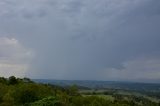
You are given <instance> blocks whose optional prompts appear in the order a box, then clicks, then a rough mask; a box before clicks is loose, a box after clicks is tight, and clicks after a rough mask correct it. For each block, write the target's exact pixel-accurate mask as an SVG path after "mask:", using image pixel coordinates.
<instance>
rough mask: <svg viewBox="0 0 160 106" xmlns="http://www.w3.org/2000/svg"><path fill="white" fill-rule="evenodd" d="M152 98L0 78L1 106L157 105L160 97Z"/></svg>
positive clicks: (26, 79)
mask: <svg viewBox="0 0 160 106" xmlns="http://www.w3.org/2000/svg"><path fill="white" fill-rule="evenodd" d="M152 96H153V95H152ZM152 99H153V98H152V97H149V96H146V97H145V96H139V95H138V96H137V95H133V94H130V95H129V94H125V93H124V94H122V93H118V92H116V91H115V90H106V91H103V92H99V91H92V92H88V91H87V92H82V91H81V92H80V91H79V89H78V88H77V86H76V85H73V86H70V87H68V88H63V87H59V86H55V85H50V84H38V83H35V82H33V81H31V80H30V79H29V78H23V79H20V78H16V77H14V76H11V77H9V78H8V79H6V78H3V77H1V78H0V106H160V103H159V98H157V99H156V100H152Z"/></svg>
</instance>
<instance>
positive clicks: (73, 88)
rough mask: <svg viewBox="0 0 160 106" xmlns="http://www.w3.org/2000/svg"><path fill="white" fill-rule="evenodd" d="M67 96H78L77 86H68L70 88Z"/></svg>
mask: <svg viewBox="0 0 160 106" xmlns="http://www.w3.org/2000/svg"><path fill="white" fill-rule="evenodd" d="M69 94H70V95H71V96H77V95H79V93H78V88H77V85H72V86H70V88H69Z"/></svg>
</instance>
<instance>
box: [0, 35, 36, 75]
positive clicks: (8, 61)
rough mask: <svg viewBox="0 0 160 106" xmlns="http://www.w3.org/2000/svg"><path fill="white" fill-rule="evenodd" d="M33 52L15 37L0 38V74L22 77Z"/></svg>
mask: <svg viewBox="0 0 160 106" xmlns="http://www.w3.org/2000/svg"><path fill="white" fill-rule="evenodd" d="M32 58H33V52H32V51H31V50H29V49H27V48H25V47H24V46H23V45H22V44H21V43H20V42H19V41H18V40H17V39H15V38H7V37H1V38H0V76H4V77H9V76H12V75H14V76H18V77H24V76H25V73H26V71H27V70H28V68H29V62H30V61H31V59H32Z"/></svg>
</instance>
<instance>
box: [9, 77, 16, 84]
mask: <svg viewBox="0 0 160 106" xmlns="http://www.w3.org/2000/svg"><path fill="white" fill-rule="evenodd" d="M8 83H9V84H10V85H14V84H17V83H18V80H17V79H16V77H15V76H10V77H9V80H8Z"/></svg>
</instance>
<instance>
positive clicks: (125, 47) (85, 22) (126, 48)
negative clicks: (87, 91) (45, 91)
mask: <svg viewBox="0 0 160 106" xmlns="http://www.w3.org/2000/svg"><path fill="white" fill-rule="evenodd" d="M159 7H160V1H157V0H101V1H99V0H81V1H79V0H67V1H66V0H23V1H21V0H1V1H0V23H1V24H0V36H1V37H4V36H2V35H6V36H5V37H13V38H15V39H18V40H19V41H21V42H23V44H24V45H25V46H26V47H28V48H32V49H34V51H36V58H35V59H34V61H33V63H32V65H31V70H28V71H27V73H26V75H27V76H29V77H33V78H55V79H56V78H57V79H96V80H125V79H126V80H129V79H130V80H136V79H144V80H146V81H147V79H149V80H152V79H153V80H155V79H158V77H160V75H159V70H160V68H159V67H156V68H154V64H158V65H159V61H160V60H159V59H160V55H159V54H160V48H159V45H160V43H159V41H160V36H159V34H160V30H159V28H160V8H159ZM147 61H153V62H151V63H150V62H149V63H147ZM126 64H127V65H126ZM137 64H139V65H137ZM152 69H153V70H152ZM147 70H150V71H147ZM152 72H153V73H154V74H153V73H152ZM133 73H134V74H133ZM131 75H133V78H132V77H131ZM122 78H123V79H122Z"/></svg>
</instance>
